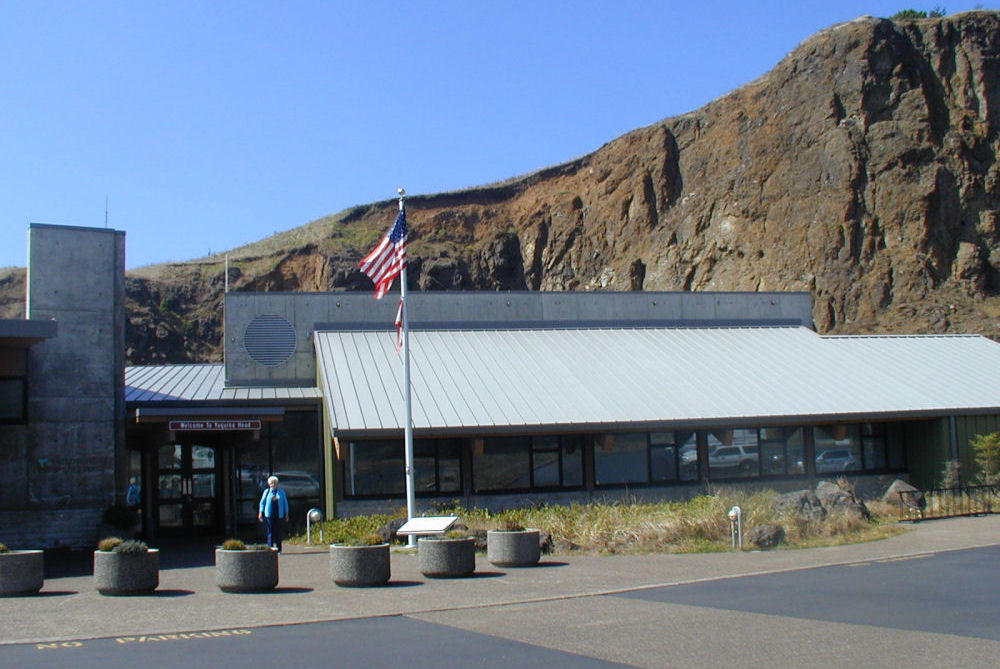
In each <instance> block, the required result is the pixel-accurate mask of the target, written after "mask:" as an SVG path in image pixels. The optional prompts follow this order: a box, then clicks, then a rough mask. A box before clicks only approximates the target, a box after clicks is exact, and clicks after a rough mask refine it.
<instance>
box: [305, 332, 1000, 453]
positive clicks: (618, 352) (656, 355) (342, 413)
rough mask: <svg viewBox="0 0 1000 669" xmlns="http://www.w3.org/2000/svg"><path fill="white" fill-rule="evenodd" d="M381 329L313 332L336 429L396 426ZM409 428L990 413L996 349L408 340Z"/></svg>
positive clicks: (901, 344) (395, 381)
mask: <svg viewBox="0 0 1000 669" xmlns="http://www.w3.org/2000/svg"><path fill="white" fill-rule="evenodd" d="M394 340H395V333H388V332H386V331H384V330H383V331H378V332H371V331H366V332H357V331H354V332H316V333H315V334H314V341H315V345H316V355H317V359H318V362H319V367H320V374H319V376H320V384H321V388H322V390H323V392H324V396H325V397H324V402H325V404H326V408H327V411H328V414H329V416H330V417H331V420H332V422H333V430H334V433H335V434H340V435H342V436H355V435H362V434H367V435H373V436H374V435H378V434H398V433H399V431H401V430H402V429H403V426H404V421H405V416H404V413H405V409H404V400H403V365H402V362H401V358H400V356H399V354H397V353H396V350H395V346H394ZM410 346H411V382H412V409H413V424H414V430H415V431H416V432H418V433H421V432H422V433H425V434H426V433H440V434H447V433H456V434H460V433H463V432H465V433H470V432H474V431H482V429H483V428H486V429H489V430H490V431H517V430H528V429H535V430H573V429H579V430H586V429H623V428H627V427H634V428H638V429H643V428H647V427H648V428H649V429H655V428H656V427H662V428H669V427H670V426H672V425H681V424H684V425H689V426H694V425H709V424H746V425H750V424H755V423H756V424H767V423H773V422H785V421H808V422H817V421H819V422H821V421H824V420H831V421H832V420H846V419H852V420H860V419H864V418H870V419H880V418H881V419H889V418H902V417H919V416H921V415H923V416H933V415H947V414H952V413H973V412H994V411H997V410H1000V384H998V383H997V381H996V380H997V379H1000V344H996V343H994V342H992V341H990V340H988V339H985V338H983V337H977V336H912V337H823V336H820V335H817V334H816V333H815V332H813V331H811V330H809V329H807V328H804V327H760V328H635V329H614V328H588V329H579V330H572V329H569V330H567V329H560V330H475V331H469V330H464V331H454V330H449V331H444V330H441V331H414V332H411V333H410Z"/></svg>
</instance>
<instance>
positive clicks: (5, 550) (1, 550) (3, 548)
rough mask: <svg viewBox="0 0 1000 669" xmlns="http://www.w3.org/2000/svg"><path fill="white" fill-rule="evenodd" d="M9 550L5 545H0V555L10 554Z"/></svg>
mask: <svg viewBox="0 0 1000 669" xmlns="http://www.w3.org/2000/svg"><path fill="white" fill-rule="evenodd" d="M10 552H11V550H10V549H9V548H7V544H0V553H10Z"/></svg>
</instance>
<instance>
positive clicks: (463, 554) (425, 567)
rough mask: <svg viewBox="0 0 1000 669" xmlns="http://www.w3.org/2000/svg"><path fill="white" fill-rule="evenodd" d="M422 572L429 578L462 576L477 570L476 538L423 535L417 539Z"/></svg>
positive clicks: (469, 574) (418, 558)
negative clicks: (446, 537)
mask: <svg viewBox="0 0 1000 669" xmlns="http://www.w3.org/2000/svg"><path fill="white" fill-rule="evenodd" d="M417 562H418V563H419V565H420V573H421V574H423V575H424V576H427V577H429V578H462V577H464V576H472V574H473V573H474V572H475V571H476V540H475V539H474V538H472V537H465V538H462V539H445V538H436V537H422V538H421V539H420V540H419V541H417Z"/></svg>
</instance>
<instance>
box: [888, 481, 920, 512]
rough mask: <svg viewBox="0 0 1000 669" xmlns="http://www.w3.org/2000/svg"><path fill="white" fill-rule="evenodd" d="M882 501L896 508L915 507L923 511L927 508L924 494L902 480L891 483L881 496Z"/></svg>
mask: <svg viewBox="0 0 1000 669" xmlns="http://www.w3.org/2000/svg"><path fill="white" fill-rule="evenodd" d="M882 501H883V502H887V503H889V504H895V505H897V506H906V507H915V508H918V509H923V508H925V507H926V506H927V500H926V499H924V493H923V492H921V491H920V489H919V488H915V487H914V486H912V485H910V484H909V483H907V482H906V481H904V480H903V479H896V480H895V481H893V482H892V485H890V486H889V488H888V490H886V491H885V494H884V495H882Z"/></svg>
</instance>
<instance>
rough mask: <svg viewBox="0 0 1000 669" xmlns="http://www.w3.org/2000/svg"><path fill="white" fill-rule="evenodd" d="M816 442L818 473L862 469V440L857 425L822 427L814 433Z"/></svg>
mask: <svg viewBox="0 0 1000 669" xmlns="http://www.w3.org/2000/svg"><path fill="white" fill-rule="evenodd" d="M813 438H814V439H815V441H816V473H817V474H820V475H824V474H836V473H837V472H849V471H857V470H860V469H861V439H860V435H859V430H858V426H857V425H822V426H819V427H817V428H815V430H814V431H813Z"/></svg>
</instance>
